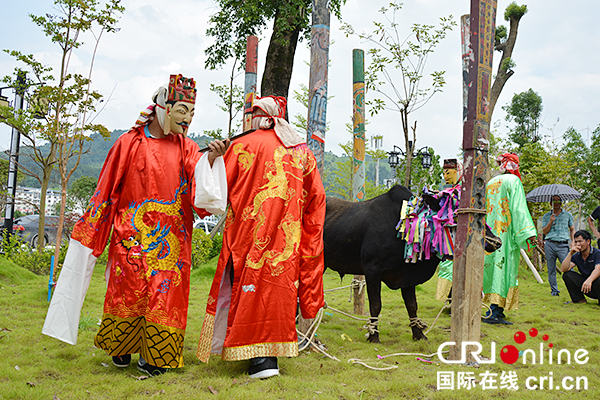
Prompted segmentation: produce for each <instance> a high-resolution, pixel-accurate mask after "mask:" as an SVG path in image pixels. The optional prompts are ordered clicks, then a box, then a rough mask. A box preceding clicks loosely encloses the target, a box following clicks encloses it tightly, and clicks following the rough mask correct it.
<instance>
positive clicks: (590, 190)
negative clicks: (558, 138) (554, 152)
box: [562, 125, 600, 215]
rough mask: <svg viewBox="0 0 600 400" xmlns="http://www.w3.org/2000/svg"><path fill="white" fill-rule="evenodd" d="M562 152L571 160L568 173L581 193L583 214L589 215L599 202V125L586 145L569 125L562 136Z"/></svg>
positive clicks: (574, 186)
mask: <svg viewBox="0 0 600 400" xmlns="http://www.w3.org/2000/svg"><path fill="white" fill-rule="evenodd" d="M563 138H564V140H565V145H564V146H563V148H562V151H563V153H564V154H565V156H566V157H568V158H569V160H571V161H572V166H571V168H570V171H569V172H570V175H571V176H572V177H573V185H572V186H573V188H575V189H578V190H579V191H580V192H581V193H582V196H581V199H580V201H581V203H582V205H583V211H584V215H590V214H591V213H592V211H593V210H594V209H595V208H596V207H598V205H599V204H600V168H598V166H599V165H600V125H599V126H598V127H596V129H594V131H593V132H592V136H591V143H590V146H589V147H588V146H587V145H586V144H585V142H584V141H583V138H582V137H581V134H580V133H579V132H577V131H576V130H575V129H573V128H572V127H570V128H569V129H567V131H566V132H565V134H564V136H563Z"/></svg>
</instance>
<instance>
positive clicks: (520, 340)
mask: <svg viewBox="0 0 600 400" xmlns="http://www.w3.org/2000/svg"><path fill="white" fill-rule="evenodd" d="M526 339H527V337H526V336H525V334H524V333H523V332H517V333H515V342H517V343H518V344H523V343H525V340H526Z"/></svg>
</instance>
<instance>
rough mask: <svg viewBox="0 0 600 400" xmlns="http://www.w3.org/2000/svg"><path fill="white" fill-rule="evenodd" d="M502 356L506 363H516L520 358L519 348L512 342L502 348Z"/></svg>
mask: <svg viewBox="0 0 600 400" xmlns="http://www.w3.org/2000/svg"><path fill="white" fill-rule="evenodd" d="M500 358H501V359H502V361H504V363H505V364H514V363H516V362H517V360H518V359H519V350H517V348H516V347H515V346H513V345H512V344H509V345H506V346H504V347H503V348H502V350H500Z"/></svg>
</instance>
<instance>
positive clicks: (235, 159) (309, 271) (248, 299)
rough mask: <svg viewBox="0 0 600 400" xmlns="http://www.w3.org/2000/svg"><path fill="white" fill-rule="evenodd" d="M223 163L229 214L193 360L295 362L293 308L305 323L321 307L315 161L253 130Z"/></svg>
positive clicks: (321, 208)
mask: <svg viewBox="0 0 600 400" xmlns="http://www.w3.org/2000/svg"><path fill="white" fill-rule="evenodd" d="M224 160H225V169H226V171H227V185H228V196H229V197H228V201H229V206H230V207H229V210H228V213H227V217H226V222H225V230H224V235H223V249H222V251H221V256H220V258H219V262H218V265H217V271H216V274H215V278H214V280H213V284H212V287H211V290H210V295H209V298H208V305H207V308H206V316H205V319H204V324H203V326H202V332H201V337H200V342H199V345H198V351H197V353H196V355H197V357H198V358H199V359H200V360H202V361H204V362H207V361H208V358H209V356H210V353H211V352H212V353H220V354H221V357H222V359H224V360H244V359H249V358H253V357H267V356H275V357H284V356H287V357H290V356H297V355H298V343H297V336H296V327H295V317H296V309H297V304H298V300H299V304H300V309H301V312H302V315H303V316H304V317H305V318H314V317H315V316H316V314H317V312H318V310H319V309H320V308H321V307H323V305H324V300H323V268H324V262H323V223H324V221H325V190H324V188H323V184H322V182H321V177H320V175H319V171H318V169H317V165H316V160H315V157H314V155H313V154H312V152H311V151H310V150H309V149H308V147H307V146H306V145H305V144H301V145H298V146H295V147H291V148H286V147H285V146H284V145H283V144H282V143H281V141H280V140H279V138H278V137H277V135H276V134H275V132H274V131H273V130H258V131H256V132H254V133H252V134H251V135H248V136H246V137H244V138H240V139H239V140H237V141H235V142H233V143H232V144H231V146H230V148H229V149H228V151H227V153H226V154H225V156H224ZM232 270H233V271H232Z"/></svg>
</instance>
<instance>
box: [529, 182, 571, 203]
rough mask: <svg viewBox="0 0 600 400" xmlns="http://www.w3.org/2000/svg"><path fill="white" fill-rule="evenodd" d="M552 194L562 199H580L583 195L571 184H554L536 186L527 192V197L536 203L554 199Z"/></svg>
mask: <svg viewBox="0 0 600 400" xmlns="http://www.w3.org/2000/svg"><path fill="white" fill-rule="evenodd" d="M552 196H560V199H561V200H563V201H564V200H573V199H578V198H580V197H581V193H579V192H578V191H577V190H575V189H573V188H572V187H571V186H567V185H558V184H552V185H543V186H540V187H536V188H535V189H533V190H532V191H531V192H529V194H527V196H526V197H525V199H526V200H527V201H531V202H534V203H540V202H544V201H547V202H550V201H552Z"/></svg>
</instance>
